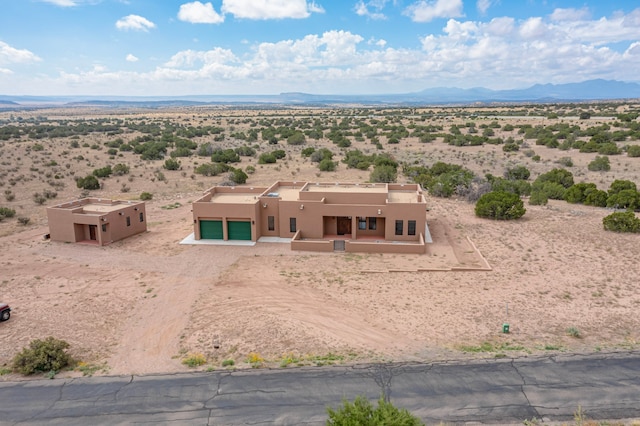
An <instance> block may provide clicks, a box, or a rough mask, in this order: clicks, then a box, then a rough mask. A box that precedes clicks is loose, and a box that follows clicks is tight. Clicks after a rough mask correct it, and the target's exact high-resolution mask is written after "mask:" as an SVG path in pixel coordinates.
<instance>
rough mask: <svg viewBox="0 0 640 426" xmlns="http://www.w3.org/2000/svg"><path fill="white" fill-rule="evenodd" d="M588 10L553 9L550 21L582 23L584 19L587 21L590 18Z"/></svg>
mask: <svg viewBox="0 0 640 426" xmlns="http://www.w3.org/2000/svg"><path fill="white" fill-rule="evenodd" d="M590 15H591V14H590V12H589V9H587V8H586V7H583V8H582V9H572V8H570V9H561V8H558V9H555V10H554V11H553V13H552V14H551V16H550V18H551V20H552V21H556V22H566V21H582V20H585V19H589V17H590Z"/></svg>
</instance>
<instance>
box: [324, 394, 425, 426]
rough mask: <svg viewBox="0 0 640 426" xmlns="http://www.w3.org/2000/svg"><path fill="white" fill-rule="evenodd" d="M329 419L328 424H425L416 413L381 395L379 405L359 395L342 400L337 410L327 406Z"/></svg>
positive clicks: (353, 425) (376, 425) (405, 425)
mask: <svg viewBox="0 0 640 426" xmlns="http://www.w3.org/2000/svg"><path fill="white" fill-rule="evenodd" d="M327 414H328V415H329V419H328V420H327V422H326V424H327V426H355V425H371V426H382V425H398V426H400V425H402V426H419V425H424V423H422V422H421V421H420V419H418V418H417V417H415V416H414V415H412V414H411V413H409V411H407V410H406V409H404V408H397V407H395V406H394V405H393V404H392V403H391V402H387V401H385V400H384V398H382V397H380V399H379V400H378V406H377V407H374V406H373V405H372V404H371V402H369V400H368V399H366V398H365V397H363V396H358V397H356V399H355V400H354V401H353V402H349V401H346V400H343V401H342V405H341V406H340V407H338V408H337V409H336V410H334V409H332V408H331V407H328V408H327Z"/></svg>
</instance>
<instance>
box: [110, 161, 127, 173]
mask: <svg viewBox="0 0 640 426" xmlns="http://www.w3.org/2000/svg"><path fill="white" fill-rule="evenodd" d="M112 171H113V174H114V175H116V176H122V175H126V174H128V173H129V166H127V165H126V164H122V163H120V164H116V165H115V166H113V169H112Z"/></svg>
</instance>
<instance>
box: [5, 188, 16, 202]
mask: <svg viewBox="0 0 640 426" xmlns="http://www.w3.org/2000/svg"><path fill="white" fill-rule="evenodd" d="M4 199H5V200H7V201H13V200H15V199H16V194H14V193H13V191H12V190H10V189H5V190H4Z"/></svg>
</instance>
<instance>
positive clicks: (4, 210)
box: [0, 207, 16, 221]
mask: <svg viewBox="0 0 640 426" xmlns="http://www.w3.org/2000/svg"><path fill="white" fill-rule="evenodd" d="M15 215H16V211H15V210H14V209H10V208H9V207H0V221H1V220H3V219H5V218H9V217H14V216H15Z"/></svg>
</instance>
